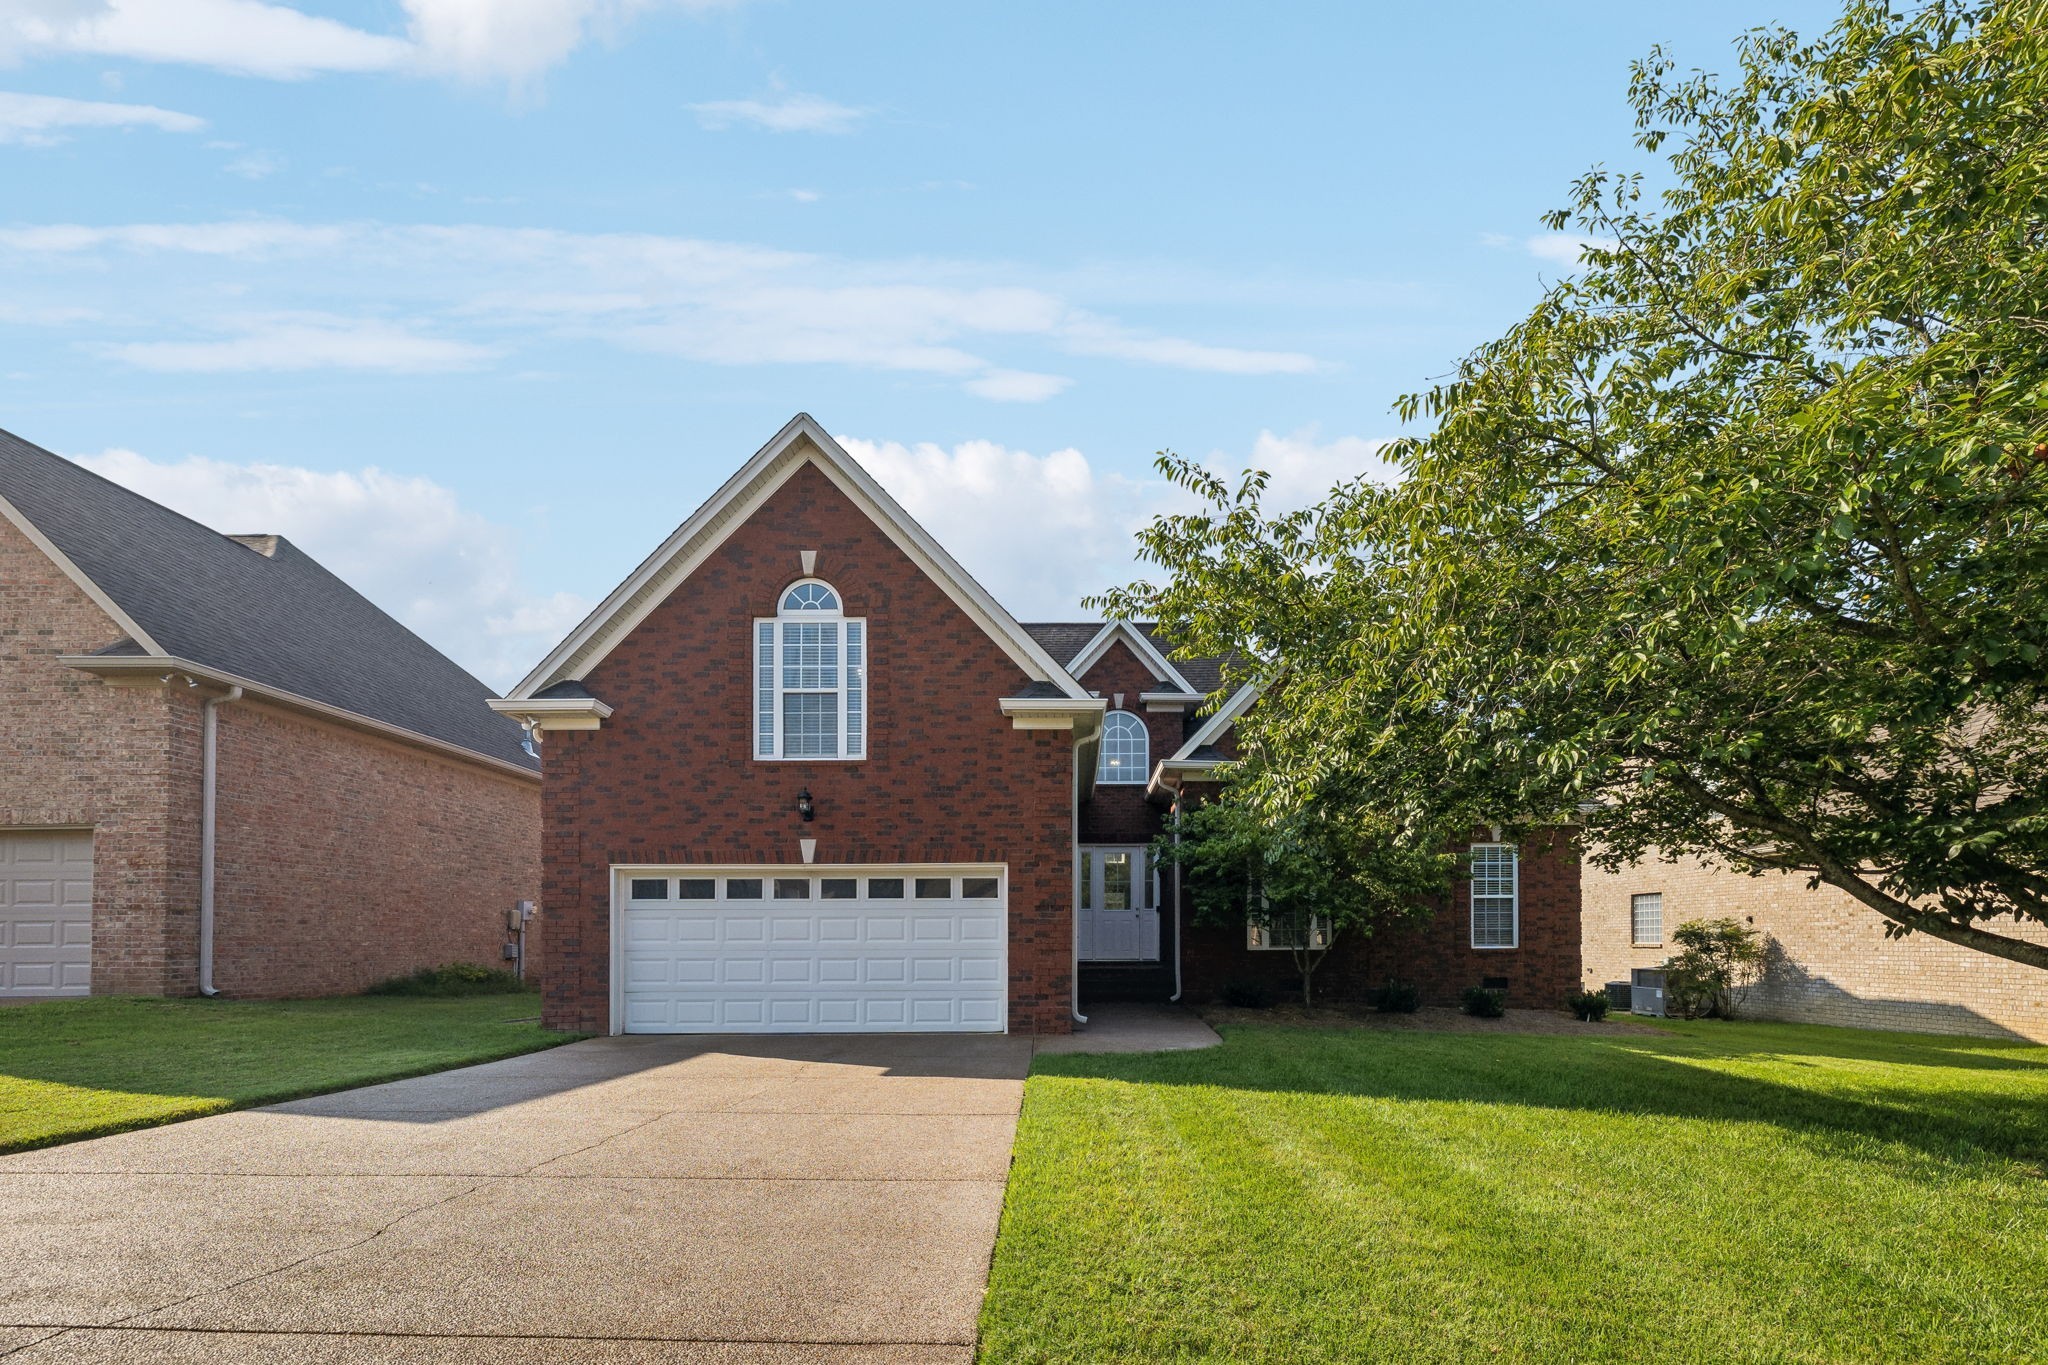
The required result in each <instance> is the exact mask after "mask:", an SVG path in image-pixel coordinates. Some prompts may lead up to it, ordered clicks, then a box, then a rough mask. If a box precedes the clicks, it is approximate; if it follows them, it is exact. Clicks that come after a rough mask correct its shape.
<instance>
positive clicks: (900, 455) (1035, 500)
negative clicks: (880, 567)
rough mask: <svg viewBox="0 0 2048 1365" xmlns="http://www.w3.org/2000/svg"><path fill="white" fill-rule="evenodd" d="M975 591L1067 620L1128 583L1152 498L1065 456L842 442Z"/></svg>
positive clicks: (969, 445)
mask: <svg viewBox="0 0 2048 1365" xmlns="http://www.w3.org/2000/svg"><path fill="white" fill-rule="evenodd" d="M838 439H839V442H840V444H841V445H843V446H845V447H846V449H847V452H848V453H849V454H851V455H852V456H853V457H854V458H855V459H856V460H859V461H860V462H861V464H862V465H863V466H864V467H866V469H867V470H868V472H869V473H871V474H873V475H874V476H875V478H876V479H877V480H879V481H880V482H881V484H882V486H883V487H884V488H886V489H888V490H889V492H890V494H891V496H893V497H894V498H895V499H896V500H897V501H898V502H900V503H902V504H903V506H904V508H905V510H907V511H908V512H909V513H910V515H911V516H913V517H915V518H916V519H917V520H918V522H919V524H921V525H922V526H924V528H925V529H926V530H928V531H930V532H931V533H932V534H933V535H934V536H936V537H937V538H938V540H939V543H940V544H942V545H944V546H946V547H947V548H948V549H949V550H951V551H952V552H953V555H954V557H955V558H957V559H958V560H959V561H960V562H961V564H962V565H964V566H965V567H966V569H967V571H968V572H969V573H971V574H973V575H974V577H975V578H976V580H978V581H979V582H980V583H981V585H982V586H983V587H985V588H987V589H988V590H989V591H990V592H991V593H993V594H995V597H996V600H998V601H1000V602H1001V603H1002V604H1003V605H1004V606H1005V607H1008V608H1009V609H1010V612H1011V613H1012V614H1013V615H1015V616H1017V617H1019V618H1020V619H1023V620H1027V621H1029V620H1069V619H1072V618H1074V617H1075V616H1077V615H1079V613H1080V601H1081V598H1082V597H1083V596H1085V595H1086V594H1088V593H1091V592H1095V591H1098V590H1100V589H1102V588H1106V587H1111V586H1113V585H1115V584H1118V583H1121V582H1123V581H1124V579H1125V577H1126V576H1127V575H1128V572H1129V566H1130V560H1131V534H1132V532H1134V531H1135V530H1136V529H1137V528H1138V526H1139V525H1140V524H1141V523H1142V521H1143V520H1144V518H1145V517H1146V515H1148V511H1147V505H1148V499H1150V498H1156V497H1157V490H1156V489H1150V488H1148V487H1147V486H1146V485H1144V484H1140V483H1137V482H1135V481H1133V480H1130V479H1126V478H1124V477H1122V476H1121V475H1117V474H1098V473H1096V471H1095V470H1094V468H1093V467H1092V466H1091V465H1090V464H1089V462H1088V457H1087V456H1085V455H1083V454H1082V453H1081V452H1080V451H1078V450H1075V449H1073V448H1071V447H1069V448H1067V449H1065V450H1055V451H1053V452H1052V453H1051V454H1048V455H1033V454H1031V453H1030V452H1028V451H1022V450H1012V449H1010V448H1009V447H1007V446H1004V445H999V444H997V443H996V442H994V441H963V442H961V443H960V444H959V445H956V446H954V447H952V448H951V449H950V450H949V449H947V448H945V447H943V446H939V445H935V444H933V443H931V442H929V441H924V442H919V443H917V444H915V445H904V444H902V443H901V442H897V441H866V440H861V439H859V438H858V437H851V436H841V437H839V438H838Z"/></svg>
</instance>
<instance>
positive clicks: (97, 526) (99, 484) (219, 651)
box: [0, 431, 539, 772]
mask: <svg viewBox="0 0 2048 1365" xmlns="http://www.w3.org/2000/svg"><path fill="white" fill-rule="evenodd" d="M0 517H5V518H6V519H7V520H8V521H10V522H12V523H13V524H14V525H15V526H16V527H17V528H19V529H20V530H21V531H22V533H23V534H24V535H26V536H27V537H28V538H29V539H30V540H31V541H32V542H34V543H35V545H36V546H37V548H39V549H41V550H42V551H43V552H44V553H45V554H47V555H49V556H50V558H51V559H52V561H54V562H55V563H56V564H57V566H58V567H59V568H60V569H62V570H63V571H64V573H65V574H66V576H67V577H69V578H70V579H71V580H72V581H73V582H75V583H76V584H77V585H78V586H79V588H80V589H81V590H83V591H84V592H85V593H86V594H87V596H89V597H91V598H92V599H93V601H94V602H95V603H97V604H98V605H99V606H100V608H101V609H102V610H104V611H105V612H106V613H107V615H108V616H110V617H112V618H113V620H114V623H115V625H116V627H117V628H118V629H119V630H120V631H121V632H123V636H122V638H117V639H113V640H109V641H107V642H105V644H103V645H101V646H100V647H99V648H98V649H97V651H96V653H95V654H94V655H93V656H92V657H93V658H95V659H105V660H107V661H108V662H109V663H110V664H113V663H122V664H125V665H130V666H133V665H137V664H139V663H141V662H143V661H147V660H151V659H166V660H177V661H180V662H184V663H189V664H192V665H196V666H198V667H199V668H201V669H203V670H209V671H214V672H218V673H220V674H222V675H225V676H227V677H229V678H233V679H238V680H243V681H246V682H250V683H254V684H257V685H259V686H261V687H263V688H265V689H267V690H270V691H272V692H275V693H277V694H280V696H281V697H282V699H285V700H291V699H305V700H309V701H311V702H314V703H318V704H319V706H320V707H321V708H324V709H326V710H330V711H340V712H345V713H347V714H348V715H350V716H354V717H359V718H361V719H363V720H367V721H370V722H373V723H374V724H375V725H377V726H378V727H380V728H383V729H386V730H397V731H402V732H405V734H406V735H408V736H415V737H423V738H425V739H426V740H428V741H430V742H433V743H435V744H438V745H442V746H448V747H453V748H456V749H461V750H466V751H468V752H469V753H472V754H475V755H477V756H480V757H483V758H486V759H489V760H492V761H494V762H497V763H501V764H511V765H514V766H516V767H518V768H520V769H522V770H525V771H527V772H534V771H537V770H538V768H539V764H538V763H537V762H536V761H535V760H534V759H533V758H532V757H531V756H530V755H529V754H527V753H526V752H525V750H524V749H523V748H522V747H521V736H520V730H519V726H518V724H517V723H516V722H513V721H510V720H507V719H505V718H504V717H502V716H498V715H495V714H493V713H492V712H491V710H490V708H489V706H488V705H487V703H488V702H489V700H490V699H491V697H492V695H493V694H492V692H491V690H490V689H489V688H488V687H485V686H484V685H483V684H482V683H481V682H478V681H477V680H476V679H475V678H472V677H471V676H470V675H469V674H468V673H466V672H464V671H463V670H462V668H461V667H460V666H458V665H457V664H456V663H455V662H454V660H452V659H450V658H448V657H447V656H446V655H444V654H442V653H441V652H440V651H439V650H437V649H435V648H434V647H433V646H432V645H430V644H428V643H427V642H426V641H424V640H422V639H420V637H419V636H417V635H415V634H413V633H412V632H411V631H409V630H407V629H406V628H405V627H404V626H402V625H400V624H399V623H398V622H397V621H395V620H393V619H392V618H391V617H389V616H387V615H386V614H385V613H384V612H382V611H381V610H379V609H378V608H377V607H376V606H374V605H372V604H371V603H370V602H369V600H368V599H366V598H364V597H363V596H362V595H361V594H360V593H358V592H356V590H355V589H353V588H351V587H349V585H348V584H346V583H344V582H342V581H341V580H340V579H339V578H336V577H335V576H334V575H333V574H331V573H329V572H328V571H327V570H326V569H325V568H323V567H321V565H320V564H319V563H318V562H317V561H315V560H314V559H313V558H312V557H311V556H309V555H307V554H306V553H305V552H304V551H303V550H301V549H299V548H298V546H296V545H294V544H292V543H291V542H290V541H289V540H286V539H284V538H283V537H282V536H226V535H222V534H220V533H219V532H217V531H214V530H211V529H210V528H208V527H205V526H202V525H200V524H199V523H198V522H196V521H193V520H191V519H190V518H188V517H183V516H180V515H179V514H178V513H176V512H173V511H172V510H171V509H170V508H168V507H165V506H163V505H161V504H160V503H155V502H151V501H150V500H149V499H148V498H145V497H143V496H142V495H141V494H139V493H135V492H131V491H130V490H128V489H126V488H123V487H121V486H120V485H119V484H116V483H113V482H111V481H110V480H107V479H103V478H101V477H100V476H99V475H97V474H94V473H91V472H90V471H88V470H86V469H83V468H81V467H80V466H78V465H75V464H73V463H72V462H71V461H69V460H67V459H64V458H63V457H62V456H59V455H54V454H52V453H51V452H49V451H47V450H44V449H42V448H41V447H40V446H36V445H32V444H30V443H29V442H27V441H24V440H22V439H21V438H20V437H18V436H14V435H12V434H10V433H7V432H4V431H0Z"/></svg>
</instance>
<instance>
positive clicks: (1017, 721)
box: [996, 697, 1109, 738]
mask: <svg viewBox="0 0 2048 1365" xmlns="http://www.w3.org/2000/svg"><path fill="white" fill-rule="evenodd" d="M996 705H997V706H998V707H1000V708H1001V709H1002V712H1003V714H1004V715H1006V716H1008V717H1009V718H1010V723H1011V724H1012V725H1013V726H1015V727H1016V728H1017V729H1019V730H1073V731H1075V732H1076V733H1077V736H1079V737H1081V738H1085V737H1086V736H1087V735H1088V734H1089V733H1092V732H1094V731H1097V730H1099V729H1101V728H1102V714H1103V712H1105V711H1106V710H1108V709H1109V703H1108V702H1106V701H1104V700H1103V699H1102V698H1100V697H1003V698H1001V699H1000V700H999V701H997V702H996ZM1091 720H1092V721H1093V722H1094V723H1093V724H1092V725H1091V724H1089V722H1090V721H1091Z"/></svg>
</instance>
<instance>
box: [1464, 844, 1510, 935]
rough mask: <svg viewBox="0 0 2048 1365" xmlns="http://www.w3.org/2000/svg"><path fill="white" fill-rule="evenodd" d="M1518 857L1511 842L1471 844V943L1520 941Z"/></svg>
mask: <svg viewBox="0 0 2048 1365" xmlns="http://www.w3.org/2000/svg"><path fill="white" fill-rule="evenodd" d="M1521 881H1522V878H1521V860H1520V859H1519V858H1517V857H1516V854H1515V846H1514V845H1513V844H1474V845H1472V946H1473V947H1474V948H1515V947H1519V946H1521V942H1522V886H1521Z"/></svg>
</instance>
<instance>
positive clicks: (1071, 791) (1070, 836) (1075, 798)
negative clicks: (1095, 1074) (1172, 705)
mask: <svg viewBox="0 0 2048 1365" xmlns="http://www.w3.org/2000/svg"><path fill="white" fill-rule="evenodd" d="M1097 704H1098V705H1100V703H1099V702H1098V703H1097ZM1085 743H1086V741H1085V740H1082V739H1079V738H1076V739H1075V741H1074V748H1073V759H1072V763H1073V772H1072V774H1071V780H1070V781H1069V782H1068V784H1067V930H1068V932H1067V949H1068V956H1067V980H1068V981H1069V982H1070V983H1072V984H1071V985H1070V986H1069V988H1068V990H1067V1013H1068V1014H1069V1015H1071V1016H1073V1020H1074V1022H1075V1023H1077V1024H1085V1023H1087V1022H1088V1016H1087V1015H1085V1014H1083V1013H1081V915H1080V909H1079V907H1080V904H1081V749H1082V747H1083V745H1084V744H1085Z"/></svg>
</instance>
